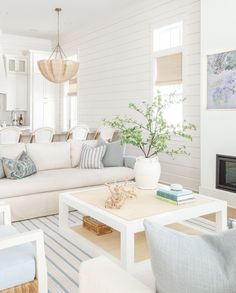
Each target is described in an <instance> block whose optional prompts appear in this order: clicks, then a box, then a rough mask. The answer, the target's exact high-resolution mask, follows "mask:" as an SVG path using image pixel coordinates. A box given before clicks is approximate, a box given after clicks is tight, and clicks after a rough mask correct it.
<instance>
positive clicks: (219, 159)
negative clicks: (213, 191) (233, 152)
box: [216, 155, 236, 192]
mask: <svg viewBox="0 0 236 293" xmlns="http://www.w3.org/2000/svg"><path fill="white" fill-rule="evenodd" d="M216 188H218V189H223V190H228V191H231V192H236V157H232V156H224V155H216Z"/></svg>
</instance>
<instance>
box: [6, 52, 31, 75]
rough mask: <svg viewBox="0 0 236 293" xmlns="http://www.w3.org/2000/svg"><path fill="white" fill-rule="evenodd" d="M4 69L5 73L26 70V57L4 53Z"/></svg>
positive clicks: (23, 71) (24, 72) (25, 71)
mask: <svg viewBox="0 0 236 293" xmlns="http://www.w3.org/2000/svg"><path fill="white" fill-rule="evenodd" d="M5 62H6V71H7V73H22V74H26V73H27V72H28V59H27V57H24V56H23V57H19V56H13V55H5Z"/></svg>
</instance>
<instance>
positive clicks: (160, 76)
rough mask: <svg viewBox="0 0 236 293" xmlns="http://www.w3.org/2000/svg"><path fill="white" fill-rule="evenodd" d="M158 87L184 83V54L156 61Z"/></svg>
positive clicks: (159, 58)
mask: <svg viewBox="0 0 236 293" xmlns="http://www.w3.org/2000/svg"><path fill="white" fill-rule="evenodd" d="M156 74H157V75H156V76H157V79H156V85H157V86H161V85H170V84H181V83H182V53H178V54H172V55H168V56H163V57H158V58H157V59H156Z"/></svg>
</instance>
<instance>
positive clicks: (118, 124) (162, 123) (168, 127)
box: [104, 92, 196, 158]
mask: <svg viewBox="0 0 236 293" xmlns="http://www.w3.org/2000/svg"><path fill="white" fill-rule="evenodd" d="M184 100H185V99H183V98H180V97H177V96H176V95H175V94H172V95H170V96H169V97H168V98H163V97H162V96H161V94H160V93H159V92H158V93H157V96H156V97H155V98H154V100H153V102H151V103H147V102H142V103H141V104H134V103H130V104H129V108H130V109H131V110H133V111H134V112H136V114H138V115H136V116H137V119H134V118H130V117H128V116H124V117H121V116H117V117H115V118H114V119H112V120H106V119H105V120H104V124H105V125H107V126H109V127H112V128H114V129H116V130H118V131H119V133H120V138H121V143H122V144H131V145H134V146H136V147H138V148H140V149H141V151H142V152H143V154H144V156H145V157H146V158H149V157H152V156H156V155H158V154H159V153H166V154H168V155H171V156H172V157H175V156H176V155H178V154H187V152H186V146H185V145H181V146H179V147H177V148H175V149H174V148H170V147H169V146H168V142H169V141H170V140H171V138H172V137H173V136H176V137H181V138H184V139H186V140H190V141H191V140H192V136H191V135H190V134H189V131H190V130H196V126H195V125H194V124H192V123H188V122H187V121H183V123H182V124H181V125H180V124H177V125H173V124H169V123H168V121H167V120H166V118H165V111H166V109H168V108H169V107H170V106H171V105H172V104H176V103H182V102H184Z"/></svg>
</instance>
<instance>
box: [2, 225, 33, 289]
mask: <svg viewBox="0 0 236 293" xmlns="http://www.w3.org/2000/svg"><path fill="white" fill-rule="evenodd" d="M18 233H19V232H18V231H17V230H16V229H15V228H14V227H13V226H5V225H0V238H2V237H6V236H10V235H14V234H18ZM34 278H35V260H34V248H33V245H31V244H23V245H19V246H15V247H11V248H6V249H2V250H0V290H4V289H7V288H12V287H15V286H18V285H20V284H23V283H27V282H30V281H32V280H34Z"/></svg>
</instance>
